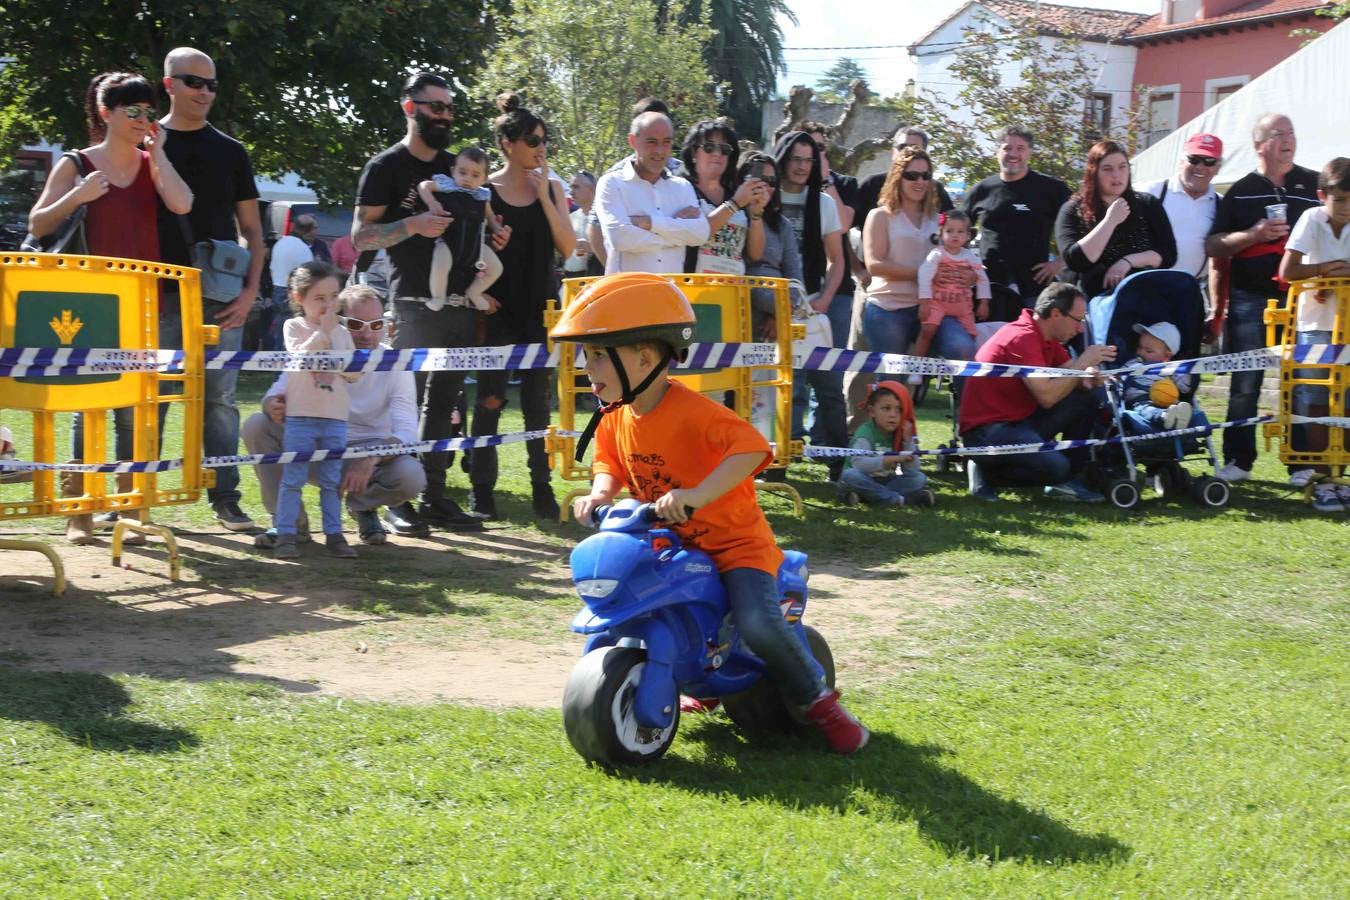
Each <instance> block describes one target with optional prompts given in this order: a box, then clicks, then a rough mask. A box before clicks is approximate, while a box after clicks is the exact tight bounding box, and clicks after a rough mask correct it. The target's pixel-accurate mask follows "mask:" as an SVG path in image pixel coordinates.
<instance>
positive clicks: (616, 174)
mask: <svg viewBox="0 0 1350 900" xmlns="http://www.w3.org/2000/svg"><path fill="white" fill-rule="evenodd" d="M674 135H675V127H674V126H673V125H672V124H671V121H670V118H669V117H667V116H666V115H664V114H663V113H657V112H646V113H643V114H642V115H640V116H638V117H637V118H636V119H634V120H633V126H632V128H631V129H630V130H629V134H628V145H629V146H630V147H632V148H633V156H632V158H631V159H628V160H625V161H624V162H623V163H622V164H620V166H619V168H618V169H616V170H611V171H609V172H606V173H605V174H604V175H602V176H601V177H600V183H599V185H598V186H597V188H596V195H597V196H596V200H595V209H596V215H597V217H598V218H599V220H600V231H601V233H602V234H603V235H604V242H605V253H606V260H605V274H607V275H612V274H614V273H615V272H653V273H657V274H667V273H672V272H683V271H684V251H685V248H686V247H697V246H700V245H701V244H703V243H704V242H706V241H707V240H708V220H707V218H705V217H704V215H703V213H702V211H701V210H700V209H699V205H698V197H697V195H696V194H695V193H694V186H693V185H691V184H690V183H689V182H688V181H686V180H685V179H683V178H681V177H679V176H678V175H672V174H670V170H669V169H667V168H666V163H667V162H668V161H669V160H670V157H671V153H672V152H673V150H674V141H675V139H674Z"/></svg>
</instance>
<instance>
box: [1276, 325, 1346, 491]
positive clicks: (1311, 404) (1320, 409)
mask: <svg viewBox="0 0 1350 900" xmlns="http://www.w3.org/2000/svg"><path fill="white" fill-rule="evenodd" d="M1294 343H1295V344H1299V345H1308V344H1330V343H1331V332H1330V331H1300V332H1298V333H1297V334H1296V335H1294ZM1328 374H1330V370H1329V369H1325V368H1317V367H1315V366H1314V367H1312V368H1307V369H1295V370H1294V377H1295V378H1326V377H1327V375H1328ZM1291 401H1292V402H1291V405H1292V406H1293V412H1294V415H1296V416H1325V415H1329V414H1330V413H1331V407H1330V403H1331V391H1330V389H1328V388H1325V387H1322V386H1321V385H1316V384H1299V385H1295V386H1294V391H1293V397H1292V398H1291ZM1347 406H1350V400H1347ZM1344 414H1345V413H1344V411H1342V415H1344ZM1326 427H1327V426H1325V425H1321V426H1318V425H1295V426H1294V427H1293V433H1292V434H1291V435H1290V441H1289V446H1290V448H1291V449H1293V450H1300V451H1303V452H1307V453H1317V452H1320V451H1322V450H1325V449H1326V447H1327V439H1326ZM1314 429H1320V431H1319V432H1314ZM1315 433H1320V437H1314V434H1315ZM1289 468H1290V469H1301V468H1307V466H1306V465H1305V464H1302V463H1300V464H1297V465H1293V466H1290V467H1289Z"/></svg>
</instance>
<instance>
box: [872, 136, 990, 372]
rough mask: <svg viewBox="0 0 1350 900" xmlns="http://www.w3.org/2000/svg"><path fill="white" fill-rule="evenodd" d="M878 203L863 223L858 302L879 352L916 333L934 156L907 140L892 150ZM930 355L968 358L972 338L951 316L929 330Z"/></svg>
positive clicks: (933, 202)
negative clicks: (865, 277) (862, 289)
mask: <svg viewBox="0 0 1350 900" xmlns="http://www.w3.org/2000/svg"><path fill="white" fill-rule="evenodd" d="M877 204H878V205H877V208H876V209H874V210H872V211H871V212H870V213H868V214H867V221H866V222H865V223H864V224H863V239H862V244H863V258H864V262H865V263H866V265H867V271H868V273H869V274H870V275H871V276H872V280H871V282H870V283H869V284H868V285H867V304H866V306H864V307H863V333H864V334H866V335H867V340H868V342H869V343H870V345H871V347H872V349H873V350H874V351H877V352H879V353H907V352H909V348H910V345H911V344H913V343H914V340H915V339H916V338H917V337H918V336H919V266H921V265H923V261H924V259H925V258H927V256H928V254H929V253H930V252H932V250H933V245H934V244H935V242H936V241H935V238H936V236H937V232H938V197H937V192H936V191H934V190H933V160H932V159H931V158H930V157H929V155H928V154H927V153H926V152H925V151H924V150H922V149H920V148H918V147H914V146H906V147H904V148H902V149H901V150H900V151H899V152H897V153H896V155H895V160H894V162H892V163H891V168H890V171H889V172H888V173H887V174H886V181H885V183H883V184H882V186H881V195H880V197H878V199H877ZM931 346H932V347H933V348H934V351H933V355H935V356H941V357H944V358H946V359H970V358H971V357H973V356H974V355H975V340H974V338H972V337H971V336H970V335H969V334H967V333H966V331H965V329H964V328H962V327H961V323H960V322H959V321H958V320H956V319H953V318H946V319H943V320H942V324H941V325H939V326H938V330H937V332H936V334H934V336H933V343H932V345H931Z"/></svg>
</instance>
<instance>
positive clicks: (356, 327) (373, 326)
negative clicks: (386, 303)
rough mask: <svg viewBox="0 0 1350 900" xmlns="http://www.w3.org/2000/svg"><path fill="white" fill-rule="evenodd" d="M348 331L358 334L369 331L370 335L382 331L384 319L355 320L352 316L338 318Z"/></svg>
mask: <svg viewBox="0 0 1350 900" xmlns="http://www.w3.org/2000/svg"><path fill="white" fill-rule="evenodd" d="M338 318H339V319H341V320H342V325H343V327H344V328H346V329H347V330H348V331H352V332H356V333H360V332H362V331H365V330H366V329H370V331H371V333H372V334H375V333H379V332H381V331H384V319H357V318H354V317H352V316H338Z"/></svg>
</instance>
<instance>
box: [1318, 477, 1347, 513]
mask: <svg viewBox="0 0 1350 900" xmlns="http://www.w3.org/2000/svg"><path fill="white" fill-rule="evenodd" d="M1337 487H1338V486H1337V485H1334V484H1330V483H1326V484H1319V485H1317V486H1315V487H1314V488H1313V501H1312V505H1313V509H1315V510H1317V511H1318V512H1324V513H1338V512H1345V504H1344V503H1342V502H1341V498H1340V496H1339V493H1340V492H1339V491H1338V490H1337Z"/></svg>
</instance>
